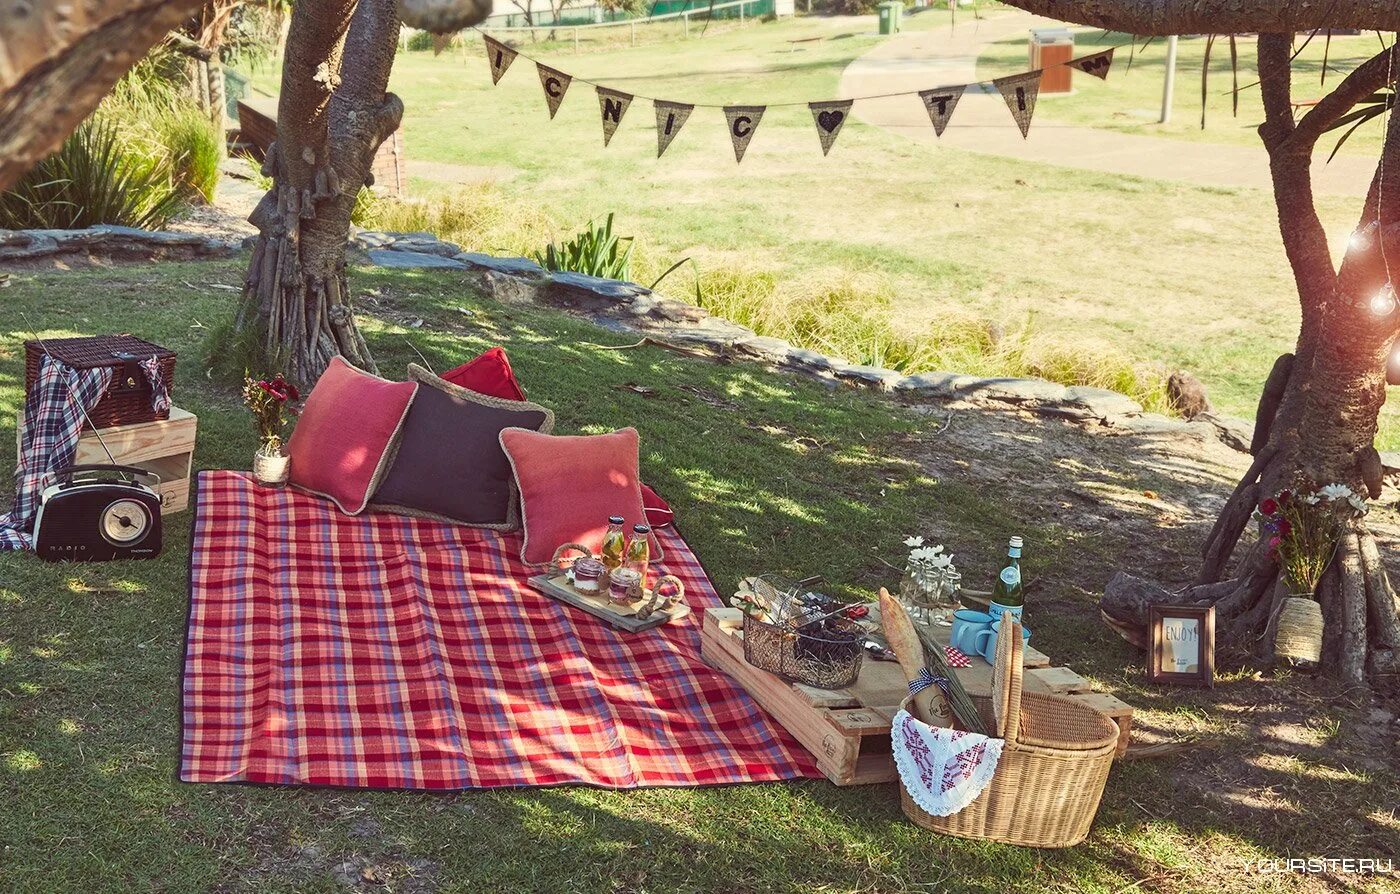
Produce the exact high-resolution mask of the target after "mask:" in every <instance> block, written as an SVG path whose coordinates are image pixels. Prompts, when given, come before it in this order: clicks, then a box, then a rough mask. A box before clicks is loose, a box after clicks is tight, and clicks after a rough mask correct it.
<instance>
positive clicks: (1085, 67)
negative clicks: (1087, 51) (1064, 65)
mask: <svg viewBox="0 0 1400 894" xmlns="http://www.w3.org/2000/svg"><path fill="white" fill-rule="evenodd" d="M1069 64H1070V65H1073V66H1074V67H1075V68H1077V69H1079V70H1080V71H1082V72H1084V73H1085V74H1091V75H1093V76H1094V77H1096V78H1098V79H1099V80H1100V81H1106V80H1108V69H1109V68H1110V67H1111V66H1112V65H1113V49H1112V48H1109V49H1107V50H1104V51H1103V52H1102V53H1095V54H1094V55H1092V56H1084V57H1083V58H1080V59H1071V60H1070V63H1069Z"/></svg>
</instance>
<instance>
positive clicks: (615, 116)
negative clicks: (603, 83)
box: [598, 87, 632, 146]
mask: <svg viewBox="0 0 1400 894" xmlns="http://www.w3.org/2000/svg"><path fill="white" fill-rule="evenodd" d="M631 104H632V94H630V93H622V92H620V91H617V90H609V89H608V88H607V87H599V88H598V110H599V111H600V112H602V113H603V145H604V146H607V145H608V142H609V141H611V140H612V137H613V134H615V133H617V126H618V125H619V124H621V123H622V116H623V115H625V114H627V107H628V106H630V105H631Z"/></svg>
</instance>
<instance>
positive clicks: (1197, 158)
mask: <svg viewBox="0 0 1400 894" xmlns="http://www.w3.org/2000/svg"><path fill="white" fill-rule="evenodd" d="M1059 24H1061V23H1058V22H1054V21H1052V20H1050V19H1045V18H1040V17H1038V16H1032V15H1029V14H1027V13H1021V12H1011V13H1003V14H994V15H993V16H991V17H988V18H984V19H982V20H980V21H975V20H973V19H972V18H971V17H970V16H969V17H967V18H965V19H963V20H961V21H959V23H958V25H957V27H956V28H954V29H949V28H935V29H932V30H928V31H916V32H905V33H903V34H899V35H896V36H894V37H892V38H890V39H889V40H887V41H885V42H884V43H882V44H880V45H879V46H877V47H875V48H874V49H873V50H871V51H869V52H868V53H866V54H865V55H863V56H861V57H859V58H857V59H856V60H855V61H853V62H852V63H851V64H850V65H848V66H847V67H846V70H845V71H844V72H843V73H842V76H841V87H840V95H841V96H868V95H873V94H880V93H892V92H899V91H908V90H924V89H927V88H929V87H936V86H939V85H942V84H966V83H970V82H973V81H975V80H977V77H978V75H977V56H978V54H979V53H981V52H982V50H983V48H984V47H986V46H987V45H988V44H991V43H995V42H996V41H999V40H1003V39H1005V38H1008V37H1012V36H1019V35H1026V33H1027V30H1028V29H1030V28H1033V27H1051V26H1055V25H1059ZM1122 64H1123V63H1122V62H1119V61H1117V60H1115V65H1114V71H1113V72H1111V73H1110V74H1109V77H1110V78H1112V77H1114V76H1115V75H1118V74H1120V73H1121V68H1120V66H1121V65H1122ZM1190 75H1191V72H1189V71H1186V70H1185V69H1182V68H1178V70H1177V88H1178V89H1183V88H1189V84H1190V83H1193V82H1192V81H1191V78H1190ZM984 77H985V75H984ZM1075 80H1076V81H1077V82H1079V83H1080V84H1081V85H1082V84H1083V81H1085V80H1092V79H1091V78H1089V77H1088V76H1087V75H1083V74H1080V73H1078V72H1076V73H1075ZM1092 86H1093V85H1092V84H1089V85H1087V86H1084V87H1083V89H1092ZM984 90H985V91H991V92H975V91H978V88H976V87H973V88H970V89H969V90H968V92H967V93H966V94H964V95H963V98H962V99H961V101H960V102H959V103H958V107H957V111H955V112H954V113H953V118H952V121H951V122H950V123H949V125H948V128H947V129H946V130H945V131H944V132H943V136H942V138H941V139H939V138H936V137H935V135H934V132H933V127H932V125H930V123H929V119H928V114H927V113H926V112H925V111H924V108H923V104H922V103H921V102H919V99H918V97H916V96H897V97H889V98H886V99H873V100H867V101H865V102H859V103H856V105H855V109H854V113H855V115H856V117H858V118H860V119H861V120H862V121H865V122H866V123H867V124H871V125H874V126H877V127H882V128H884V129H886V130H890V131H894V132H896V133H900V134H903V135H905V136H907V137H910V138H911V139H915V140H924V141H933V140H935V139H937V140H938V142H940V143H941V144H943V145H947V146H953V147H956V148H958V149H967V150H970V151H973V152H982V153H986V154H988V155H1001V156H1006V157H1009V158H1019V159H1025V160H1026V161H1036V162H1044V163H1046V164H1052V165H1062V166H1064V167H1070V168H1081V169H1084V170H1090V171H1102V172H1106V173H1112V174H1127V175H1133V176H1139V177H1150V178H1156V179H1160V180H1179V181H1183V182H1187V183H1193V184H1197V185H1201V186H1223V187H1256V188H1260V189H1269V188H1270V182H1269V165H1268V156H1267V154H1266V153H1265V152H1264V148H1263V147H1262V146H1259V147H1251V146H1231V145H1223V144H1219V143H1209V142H1197V141H1192V140H1179V139H1172V138H1170V137H1154V136H1146V135H1140V134H1128V133H1119V132H1116V131H1112V130H1099V129H1096V128H1091V127H1078V126H1074V125H1068V124H1061V123H1058V122H1055V121H1053V120H1050V119H1049V118H1048V117H1046V116H1044V115H1043V110H1044V109H1045V107H1046V105H1048V104H1049V103H1053V102H1054V99H1053V98H1044V99H1042V100H1041V107H1040V108H1041V109H1042V114H1039V115H1037V116H1036V118H1035V119H1034V120H1033V121H1032V123H1031V130H1030V139H1022V137H1021V132H1020V130H1019V129H1017V127H1016V124H1015V122H1014V121H1012V119H1011V113H1010V112H1009V111H1007V108H1006V103H1005V102H1004V101H1003V100H1002V98H1001V95H1000V94H998V93H997V92H996V91H995V90H993V89H992V88H991V86H990V85H988V86H987V87H986V88H984ZM1104 114H1105V115H1106V116H1107V114H1108V110H1107V109H1106V110H1105V112H1104ZM1326 157H1327V155H1326V152H1321V153H1318V154H1316V155H1315V156H1314V161H1313V188H1314V190H1315V191H1316V192H1317V193H1318V194H1321V195H1340V196H1362V195H1365V193H1366V189H1367V188H1368V186H1369V184H1370V182H1371V176H1372V174H1373V173H1374V172H1375V164H1376V162H1375V160H1374V159H1371V158H1368V157H1366V156H1365V155H1338V156H1337V158H1336V159H1334V160H1333V161H1332V163H1331V164H1326V163H1325V160H1326Z"/></svg>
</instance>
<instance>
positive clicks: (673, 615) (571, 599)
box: [529, 572, 690, 633]
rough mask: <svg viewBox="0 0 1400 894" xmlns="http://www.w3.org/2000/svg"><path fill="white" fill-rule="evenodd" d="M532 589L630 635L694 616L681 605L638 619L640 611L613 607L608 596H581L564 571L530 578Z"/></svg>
mask: <svg viewBox="0 0 1400 894" xmlns="http://www.w3.org/2000/svg"><path fill="white" fill-rule="evenodd" d="M529 584H530V587H531V589H534V590H537V591H539V592H541V593H543V594H544V595H546V596H548V597H550V598H551V599H557V600H559V601H560V602H562V603H564V604H565V605H571V606H573V607H574V608H578V609H583V610H584V611H586V612H588V613H589V614H590V615H593V616H594V617H597V618H602V619H603V620H604V621H607V622H608V623H609V624H611V625H612V626H613V627H615V628H617V629H618V630H625V631H627V632H628V633H641V632H642V631H643V630H650V629H652V628H653V627H660V626H661V625H662V624H669V623H670V622H671V621H676V620H679V619H681V618H684V617H685V616H686V615H688V614H690V606H689V605H685V604H681V605H678V606H675V607H673V608H659V609H657V610H656V611H654V612H652V613H651V614H650V615H648V616H647V617H646V618H638V617H637V616H636V610H635V609H632V608H629V607H627V606H623V605H613V604H612V602H610V601H609V600H608V598H607V596H605V595H598V596H594V595H593V594H591V593H580V592H579V591H578V590H575V589H574V587H573V585H572V584H570V583H569V577H568V575H566V574H563V573H561V572H555V573H553V574H537V575H535V576H534V577H532V578H530V580H529Z"/></svg>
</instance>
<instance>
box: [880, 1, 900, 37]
mask: <svg viewBox="0 0 1400 894" xmlns="http://www.w3.org/2000/svg"><path fill="white" fill-rule="evenodd" d="M876 9H877V10H878V11H879V13H880V33H881V34H898V33H899V19H900V15H901V14H902V13H903V12H904V4H903V3H900V2H897V0H885V2H884V3H881V4H880V5H879V6H878V7H876Z"/></svg>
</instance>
